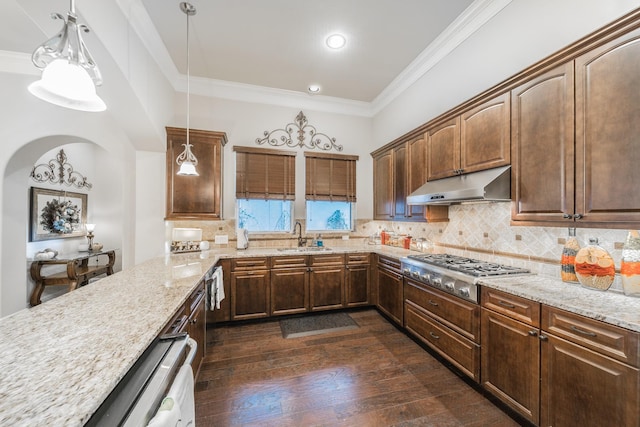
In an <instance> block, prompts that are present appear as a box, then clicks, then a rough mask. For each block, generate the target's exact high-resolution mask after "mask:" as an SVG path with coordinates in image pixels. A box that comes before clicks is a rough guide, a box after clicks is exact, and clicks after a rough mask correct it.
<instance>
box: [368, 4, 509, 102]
mask: <svg viewBox="0 0 640 427" xmlns="http://www.w3.org/2000/svg"><path fill="white" fill-rule="evenodd" d="M512 1H513V0H476V1H474V2H473V3H472V4H471V5H470V6H469V7H468V8H467V9H465V10H464V12H463V13H462V14H460V16H458V18H456V20H455V21H453V22H452V23H451V25H449V26H448V27H447V28H446V29H445V30H444V31H443V32H442V34H440V35H439V36H438V37H437V38H436V39H435V40H434V41H433V42H432V43H431V44H430V45H429V46H427V48H426V49H425V50H423V51H422V53H420V55H418V57H417V58H416V59H415V60H414V61H412V62H411V63H410V64H409V65H408V66H407V67H406V68H405V69H404V70H403V71H402V72H401V73H400V74H399V75H398V76H397V77H396V78H395V79H394V80H393V81H392V82H391V83H389V85H388V86H387V87H386V88H385V89H384V90H383V91H382V92H381V93H380V94H379V95H378V96H377V97H376V98H375V99H374V100H373V101H372V102H371V111H372V115H375V114H378V113H379V112H380V111H381V110H382V109H383V108H385V107H386V106H387V105H389V104H390V103H391V102H393V100H394V99H396V98H397V97H398V96H400V94H401V93H402V92H404V91H405V90H407V89H408V88H409V87H410V86H411V85H413V84H414V83H415V82H416V81H418V80H419V79H420V78H421V77H422V76H423V75H425V74H426V73H427V72H428V71H429V70H430V69H431V68H433V67H434V66H436V65H437V64H438V63H439V62H440V61H441V60H442V59H443V58H444V57H446V56H447V55H448V54H449V53H451V52H452V51H453V50H455V49H456V48H457V47H458V46H459V45H460V44H462V43H463V42H464V41H465V40H466V39H467V38H469V37H470V36H471V35H472V34H473V33H475V32H476V31H477V30H478V29H479V28H481V27H482V26H483V25H484V24H486V23H487V22H488V21H489V20H490V19H491V18H493V17H494V16H495V15H497V14H498V13H499V12H500V11H501V10H502V9H504V8H505V7H506V6H508V5H509V3H511V2H512Z"/></svg>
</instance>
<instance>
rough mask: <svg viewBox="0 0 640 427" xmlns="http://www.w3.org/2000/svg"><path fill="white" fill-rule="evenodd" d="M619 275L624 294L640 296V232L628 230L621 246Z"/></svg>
mask: <svg viewBox="0 0 640 427" xmlns="http://www.w3.org/2000/svg"><path fill="white" fill-rule="evenodd" d="M620 277H621V279H622V290H623V291H624V294H625V295H630V296H636V297H639V296H640V234H638V231H637V230H631V231H629V234H628V235H627V240H626V242H625V243H624V246H623V247H622V261H621V262H620Z"/></svg>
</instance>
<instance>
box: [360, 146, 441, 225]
mask: <svg viewBox="0 0 640 427" xmlns="http://www.w3.org/2000/svg"><path fill="white" fill-rule="evenodd" d="M425 155H426V152H425V139H424V138H423V137H418V138H414V139H411V140H409V141H405V142H402V143H400V144H395V145H394V146H392V147H389V148H387V149H385V150H383V151H378V152H374V153H373V154H372V156H373V208H374V213H373V214H374V219H377V220H389V221H391V220H393V221H423V222H424V221H429V222H441V221H448V220H449V218H448V213H449V211H448V208H447V207H446V206H430V207H426V206H410V205H407V196H408V195H409V194H411V193H412V192H413V191H415V190H416V189H417V188H418V187H420V186H421V185H422V184H424V183H425V181H426V179H425V172H426V171H425V169H426V168H425Z"/></svg>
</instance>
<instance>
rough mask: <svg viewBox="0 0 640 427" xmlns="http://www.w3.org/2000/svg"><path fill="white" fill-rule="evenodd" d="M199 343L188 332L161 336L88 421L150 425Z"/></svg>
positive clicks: (105, 423) (123, 424) (137, 425)
mask: <svg viewBox="0 0 640 427" xmlns="http://www.w3.org/2000/svg"><path fill="white" fill-rule="evenodd" d="M197 346H198V344H197V343H196V341H195V340H193V339H192V338H190V337H189V335H187V334H178V335H166V336H163V337H160V338H157V339H156V340H155V341H154V342H153V343H152V344H151V345H150V346H149V347H148V348H147V350H145V352H144V353H143V354H142V356H141V357H140V358H139V359H138V361H137V362H136V363H135V364H134V366H133V367H132V368H131V369H130V370H129V372H127V374H126V375H125V377H124V378H123V379H122V380H121V381H120V382H119V383H118V385H117V386H116V388H115V389H114V390H113V391H112V392H111V394H110V395H109V397H107V399H106V400H105V401H104V402H103V404H102V405H101V406H100V408H98V410H97V411H96V412H95V413H94V414H93V415H92V417H91V418H90V419H89V421H88V422H87V423H86V424H85V425H87V426H109V427H112V426H127V427H129V426H136V427H140V426H146V425H147V424H148V423H149V421H150V420H151V418H153V416H154V415H155V413H156V411H157V410H158V408H159V407H160V403H161V402H162V399H164V397H165V396H166V395H167V393H168V391H169V389H170V388H171V385H172V383H173V380H174V379H175V377H176V374H177V372H178V370H179V369H180V367H181V366H182V365H183V364H191V362H193V359H194V357H195V353H196V349H197ZM187 351H188V353H187Z"/></svg>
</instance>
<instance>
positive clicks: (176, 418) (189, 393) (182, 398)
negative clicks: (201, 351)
mask: <svg viewBox="0 0 640 427" xmlns="http://www.w3.org/2000/svg"><path fill="white" fill-rule="evenodd" d="M193 387H194V380H193V370H192V369H191V365H183V366H182V367H181V368H180V370H179V371H178V374H177V375H176V378H175V379H174V380H173V384H172V385H171V388H170V389H169V394H167V397H165V398H164V399H163V400H162V403H161V404H160V409H158V412H157V413H156V415H155V417H153V418H152V419H151V421H150V422H149V424H148V427H195V423H196V421H195V420H196V408H195V399H194V395H193Z"/></svg>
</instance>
